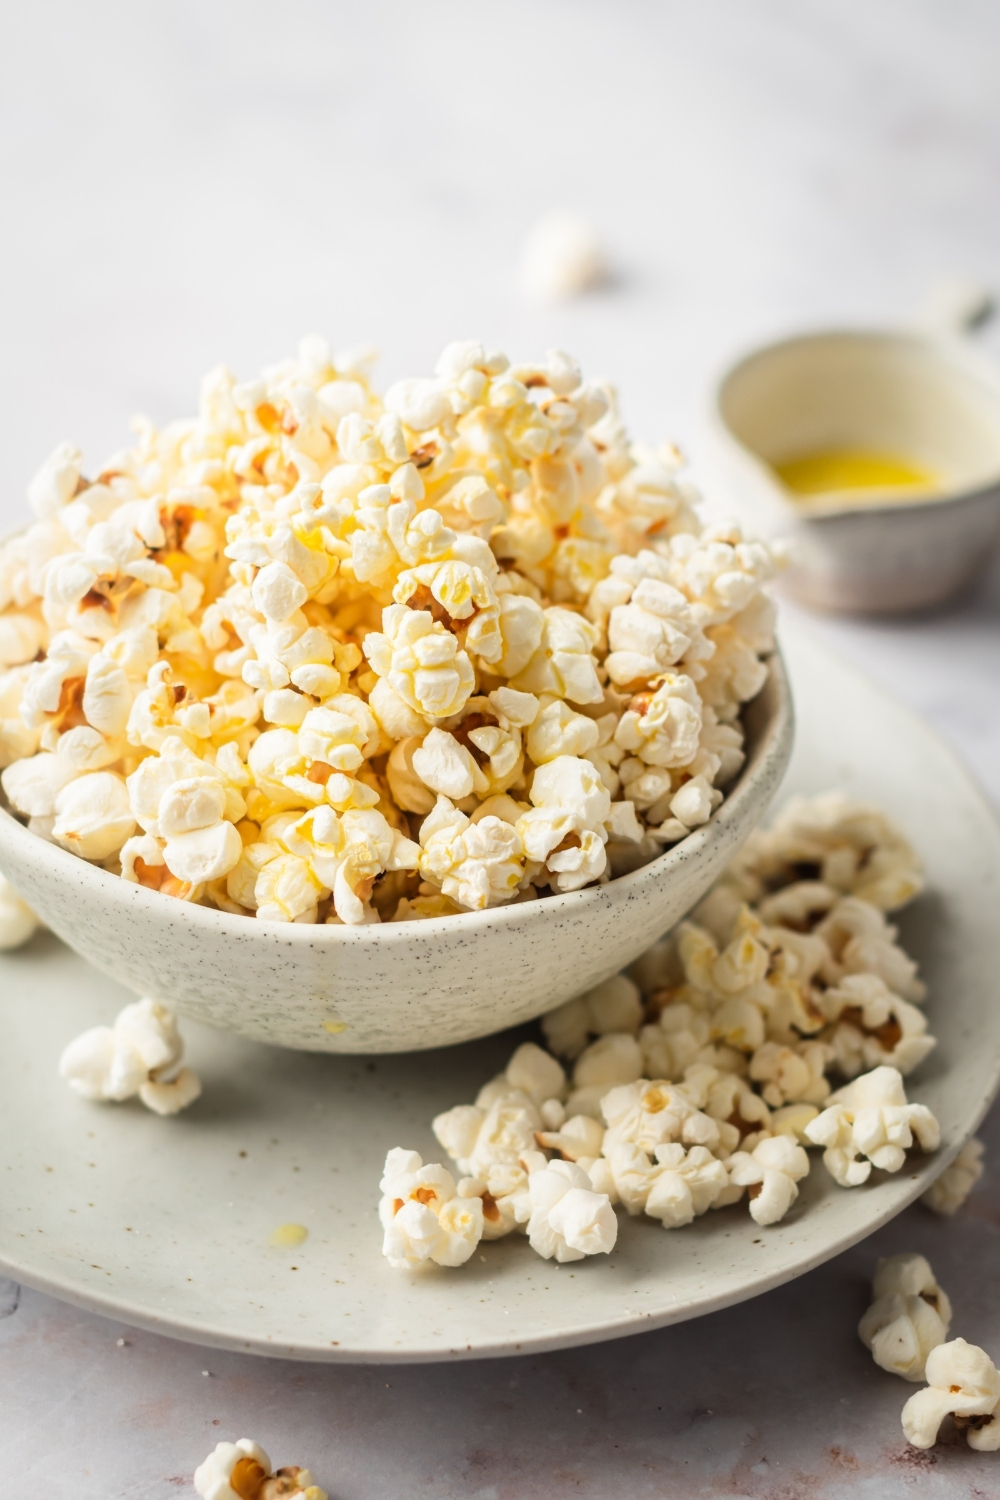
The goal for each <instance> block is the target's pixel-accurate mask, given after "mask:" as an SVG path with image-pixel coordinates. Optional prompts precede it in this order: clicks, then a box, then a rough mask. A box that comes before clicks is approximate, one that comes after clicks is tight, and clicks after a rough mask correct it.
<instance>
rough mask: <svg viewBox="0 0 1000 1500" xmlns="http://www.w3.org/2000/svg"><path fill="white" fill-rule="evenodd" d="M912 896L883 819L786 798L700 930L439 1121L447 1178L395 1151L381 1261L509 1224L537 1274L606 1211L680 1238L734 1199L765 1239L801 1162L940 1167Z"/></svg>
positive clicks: (914, 879)
mask: <svg viewBox="0 0 1000 1500" xmlns="http://www.w3.org/2000/svg"><path fill="white" fill-rule="evenodd" d="M922 883H923V882H922V876H921V872H920V865H919V862H918V860H917V857H916V854H915V853H914V851H913V850H912V848H911V847H910V845H909V844H908V843H907V841H906V839H905V838H904V837H903V835H902V834H901V833H900V831H899V830H898V829H897V828H896V827H895V826H894V825H893V824H892V823H891V822H890V821H889V819H888V818H886V817H885V816H884V815H883V814H882V813H881V812H879V810H878V809H877V808H874V807H870V806H867V805H865V804H862V803H857V802H853V801H851V800H850V799H848V798H847V797H845V796H843V795H842V794H841V793H839V792H829V793H826V794H824V795H823V796H820V797H817V798H814V799H813V800H811V801H805V800H804V799H802V798H797V799H794V800H793V801H792V802H791V803H789V805H788V806H787V808H786V809H785V810H784V812H783V813H782V815H781V816H780V817H779V818H778V819H777V821H776V822H775V824H774V826H773V827H772V828H770V829H766V830H763V829H762V830H758V831H756V832H755V833H753V834H752V835H751V837H750V839H749V840H748V842H747V843H746V844H745V845H744V847H743V849H742V850H741V852H740V854H739V856H738V857H737V859H736V861H735V862H734V864H733V865H732V866H731V867H730V869H729V870H728V871H727V873H726V875H725V877H724V878H723V879H722V880H721V881H720V882H719V884H718V885H717V886H716V887H715V888H714V890H712V891H711V892H710V893H709V895H708V896H707V897H706V898H705V899H704V900H703V901H702V902H701V904H700V905H699V906H698V907H697V908H696V909H695V911H694V913H693V917H692V919H691V920H688V921H685V922H683V923H681V925H680V926H679V927H678V928H677V929H676V931H675V932H674V933H673V934H671V935H669V936H668V937H666V938H664V939H661V941H660V942H659V943H658V944H656V945H655V946H654V947H653V948H651V949H650V950H649V951H648V952H647V953H645V954H643V955H642V957H640V958H639V959H638V960H637V961H636V962H635V963H634V964H633V965H632V966H631V968H630V970H629V971H628V973H627V974H619V975H617V976H615V977H614V978H613V979H610V980H607V981H606V982H605V983H603V984H601V985H598V986H597V987H596V988H595V989H593V990H591V991H590V992H589V993H588V994H585V995H583V996H581V997H579V998H578V999H575V1000H570V1001H568V1002H567V1003H566V1004H565V1005H562V1006H560V1007H559V1008H558V1009H557V1010H555V1011H552V1012H550V1013H549V1014H548V1015H547V1016H545V1017H544V1018H543V1020H542V1030H543V1032H544V1034H545V1038H546V1041H547V1042H548V1045H549V1047H550V1049H551V1052H547V1051H545V1050H544V1049H543V1048H541V1047H539V1046H536V1045H535V1044H534V1043H533V1042H526V1043H524V1044H523V1045H522V1046H520V1047H519V1048H518V1049H517V1051H516V1052H515V1053H514V1055H513V1057H512V1058H511V1060H510V1062H509V1063H508V1065H507V1068H506V1069H505V1071H504V1072H503V1073H502V1074H500V1076H499V1077H497V1078H494V1079H492V1080H491V1081H490V1082H488V1083H487V1084H486V1085H485V1086H484V1087H483V1088H482V1089H481V1090H480V1092H479V1094H478V1096H477V1098H476V1101H475V1103H474V1104H460V1105H457V1106H456V1107H455V1108H454V1109H450V1110H448V1111H446V1112H445V1113H443V1114H441V1115H438V1116H437V1118H436V1119H435V1120H434V1122H433V1130H434V1134H435V1136H436V1137H437V1139H438V1141H439V1142H440V1144H441V1145H442V1146H443V1148H444V1150H445V1151H446V1152H447V1153H448V1155H449V1156H450V1157H451V1159H452V1161H453V1162H454V1163H455V1166H456V1168H457V1171H458V1174H459V1175H458V1179H457V1180H456V1178H455V1177H454V1176H453V1175H452V1173H451V1172H449V1171H448V1170H447V1169H445V1168H444V1167H442V1166H439V1165H430V1164H428V1165H425V1164H424V1162H423V1160H422V1159H421V1157H420V1156H419V1155H418V1154H417V1153H416V1152H414V1151H407V1150H403V1149H400V1148H396V1149H394V1150H392V1151H390V1152H389V1155H388V1157H387V1159H386V1164H385V1172H384V1175H383V1178H382V1182H381V1190H382V1200H381V1205H380V1216H381V1220H382V1225H383V1229H384V1241H383V1253H384V1254H385V1255H386V1257H387V1259H388V1260H389V1261H390V1264H392V1265H393V1266H396V1267H398V1268H401V1269H402V1268H406V1269H413V1268H415V1267H417V1266H419V1265H421V1264H422V1263H424V1262H428V1261H435V1262H437V1263H438V1264H441V1265H447V1266H457V1265H461V1264H463V1263H464V1262H465V1261H466V1260H468V1259H469V1258H470V1257H471V1255H472V1253H473V1251H474V1250H475V1249H476V1246H477V1245H478V1244H479V1242H480V1240H482V1239H496V1238H499V1237H501V1236H503V1235H506V1234H509V1233H511V1232H513V1231H515V1230H520V1231H521V1232H523V1233H526V1234H527V1236H528V1240H529V1243H530V1245H531V1246H532V1248H533V1249H534V1250H536V1251H537V1252H538V1254H539V1255H542V1256H543V1257H545V1258H546V1259H550V1258H552V1257H555V1259H556V1260H559V1261H569V1260H579V1259H582V1258H583V1257H584V1256H588V1255H595V1254H602V1253H604V1254H606V1253H608V1252H609V1251H610V1250H612V1249H613V1248H614V1245H615V1242H616V1239H617V1233H618V1225H617V1220H616V1217H615V1215H614V1212H613V1209H614V1206H615V1205H616V1204H621V1205H622V1206H623V1207H624V1208H625V1209H626V1211H627V1212H628V1213H629V1214H630V1215H639V1214H645V1215H647V1216H648V1217H651V1218H654V1219H657V1220H658V1221H659V1222H660V1223H661V1224H662V1225H663V1226H664V1228H667V1229H674V1228H680V1227H682V1226H683V1225H686V1224H690V1223H691V1222H692V1221H693V1220H694V1219H695V1218H697V1217H700V1216H701V1215H702V1214H704V1213H706V1212H707V1211H708V1210H709V1209H712V1208H722V1207H725V1206H726V1205H728V1204H732V1203H736V1202H738V1201H739V1200H740V1199H742V1198H743V1197H744V1194H745V1195H746V1199H747V1204H748V1208H749V1212H750V1214H751V1216H752V1218H753V1219H754V1220H755V1221H756V1223H757V1224H759V1225H761V1226H768V1225H772V1224H776V1223H778V1222H779V1221H780V1220H781V1219H783V1218H784V1216H785V1215H786V1213H787V1212H788V1211H789V1209H790V1208H791V1207H792V1205H793V1204H794V1202H795V1200H796V1198H797V1197H798V1194H799V1187H798V1184H799V1183H800V1182H801V1181H802V1179H803V1178H804V1177H806V1176H807V1175H808V1173H809V1170H810V1163H809V1157H808V1155H807V1151H808V1149H809V1148H810V1147H816V1146H820V1147H823V1148H824V1150H823V1164H824V1166H825V1167H826V1169H827V1171H828V1172H829V1173H830V1174H831V1176H832V1177H833V1178H834V1180H835V1182H837V1183H838V1185H839V1186H841V1187H845V1188H851V1187H857V1186H859V1185H860V1184H862V1183H864V1182H866V1181H867V1180H868V1179H869V1177H870V1176H871V1173H872V1170H873V1169H878V1170H881V1171H885V1172H898V1171H899V1170H900V1168H901V1167H902V1166H903V1165H904V1162H905V1159H906V1152H907V1150H909V1149H910V1148H911V1147H912V1146H914V1145H917V1146H919V1147H920V1149H921V1150H923V1151H935V1150H936V1149H937V1147H938V1145H939V1143H940V1130H939V1127H938V1122H937V1120H936V1119H935V1117H934V1115H933V1114H932V1113H931V1111H930V1110H929V1109H928V1108H927V1106H926V1105H923V1104H918V1103H911V1102H910V1101H909V1100H908V1099H907V1095H906V1090H905V1086H904V1083H903V1077H904V1075H905V1074H908V1073H910V1072H911V1071H912V1070H913V1069H914V1068H915V1067H916V1066H917V1065H918V1064H919V1063H920V1062H921V1061H922V1060H923V1059H924V1058H925V1057H926V1056H927V1054H928V1053H929V1052H930V1051H931V1049H932V1048H933V1047H934V1045H935V1039H934V1038H933V1037H932V1036H930V1035H929V1034H928V1031H927V1022H926V1019H925V1017H924V1015H923V1012H922V1011H921V1010H920V1008H919V1004H920V1002H921V1001H922V1000H923V998H924V993H925V992H924V986H923V985H922V983H921V982H920V980H919V979H918V978H917V974H916V965H915V964H914V962H913V960H912V959H911V958H909V956H908V955H907V954H906V953H905V952H904V951H903V949H902V948H901V947H900V946H899V944H898V942H897V941H896V937H897V934H896V929H895V928H894V927H892V926H890V925H889V923H888V922H887V921H886V917H885V912H886V911H892V910H894V909H895V908H897V907H899V906H901V905H903V904H904V903H905V902H906V901H909V900H910V899H911V898H912V897H913V896H915V895H917V894H918V893H919V891H920V890H921V888H922ZM553 1054H558V1057H557V1056H556V1055H553ZM559 1057H561V1058H563V1059H564V1060H566V1062H567V1063H570V1064H571V1065H572V1074H571V1076H569V1077H568V1076H567V1073H566V1070H565V1069H564V1067H563V1064H562V1062H560V1061H559V1060H558V1058H559ZM828 1074H833V1075H835V1076H838V1077H839V1082H840V1083H841V1086H840V1087H839V1088H837V1089H836V1091H835V1092H833V1091H831V1090H832V1085H831V1082H830V1080H829V1078H828V1076H827V1075H828ZM942 1337H943V1335H942Z"/></svg>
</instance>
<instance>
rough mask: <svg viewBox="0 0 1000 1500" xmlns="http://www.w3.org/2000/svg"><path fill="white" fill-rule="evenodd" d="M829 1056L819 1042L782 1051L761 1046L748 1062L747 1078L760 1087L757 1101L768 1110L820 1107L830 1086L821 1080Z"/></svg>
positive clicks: (775, 1044)
mask: <svg viewBox="0 0 1000 1500" xmlns="http://www.w3.org/2000/svg"><path fill="white" fill-rule="evenodd" d="M828 1056H829V1053H828V1051H827V1047H826V1045H825V1044H824V1043H823V1042H799V1043H798V1044H797V1046H794V1047H786V1046H782V1045H781V1043H780V1042H764V1043H762V1045H761V1046H759V1047H758V1048H757V1050H756V1051H755V1052H754V1054H753V1056H752V1057H751V1058H750V1069H749V1072H750V1077H751V1078H752V1079H753V1081H754V1082H755V1083H762V1084H763V1085H764V1087H763V1088H762V1089H761V1091H760V1092H761V1097H762V1098H763V1099H764V1101H765V1103H766V1104H769V1105H770V1106H771V1107H772V1109H779V1108H780V1107H781V1106H782V1105H783V1104H788V1103H795V1104H822V1103H823V1102H824V1101H825V1100H826V1099H827V1098H828V1096H829V1093H830V1085H829V1084H828V1083H827V1081H826V1078H825V1076H824V1069H825V1068H826V1065H827V1059H828Z"/></svg>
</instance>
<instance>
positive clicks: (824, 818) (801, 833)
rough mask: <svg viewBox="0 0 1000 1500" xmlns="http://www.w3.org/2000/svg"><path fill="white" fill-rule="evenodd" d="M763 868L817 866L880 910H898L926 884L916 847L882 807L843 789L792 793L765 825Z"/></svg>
mask: <svg viewBox="0 0 1000 1500" xmlns="http://www.w3.org/2000/svg"><path fill="white" fill-rule="evenodd" d="M765 838H766V845H765V850H766V852H765V858H764V864H765V868H767V867H773V866H774V865H775V864H780V865H783V866H785V867H788V866H795V867H797V869H798V871H799V878H801V869H802V866H804V865H815V866H816V878H817V879H818V880H821V881H823V882H824V883H825V884H826V885H829V886H832V887H833V888H834V889H835V890H837V891H841V892H843V893H844V894H845V895H851V896H856V897H858V898H859V899H860V900H862V901H866V902H868V903H869V905H871V906H875V907H878V908H879V909H881V910H882V911H895V910H896V909H897V907H900V906H904V905H905V904H906V903H907V902H908V901H911V900H912V899H913V897H914V896H917V895H919V893H920V891H921V890H922V889H923V875H922V872H921V868H920V861H919V860H918V858H917V856H916V853H915V852H914V850H913V848H912V847H911V845H910V844H909V842H908V841H907V839H906V838H905V837H904V835H903V834H902V833H901V831H900V830H899V828H897V826H896V825H895V823H893V822H892V820H891V819H890V818H888V817H887V816H886V815H885V813H883V812H881V811H880V810H879V809H878V808H876V807H872V806H870V805H869V804H868V803H864V802H856V801H854V800H853V799H851V798H850V797H847V796H845V795H844V793H842V792H826V793H824V794H823V796H821V797H813V798H812V799H806V798H804V797H798V798H793V799H792V800H791V801H790V802H789V804H788V805H787V807H786V808H785V809H784V811H783V812H782V813H781V815H780V816H779V818H778V819H777V820H776V821H775V823H774V825H773V826H772V827H771V828H770V829H769V830H768V831H767V833H766V835H765Z"/></svg>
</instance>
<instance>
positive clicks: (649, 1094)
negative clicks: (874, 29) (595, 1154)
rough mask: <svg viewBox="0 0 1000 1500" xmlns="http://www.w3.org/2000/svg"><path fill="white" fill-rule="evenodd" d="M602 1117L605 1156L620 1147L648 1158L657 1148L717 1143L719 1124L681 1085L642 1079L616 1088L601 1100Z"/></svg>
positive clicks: (713, 1146)
mask: <svg viewBox="0 0 1000 1500" xmlns="http://www.w3.org/2000/svg"><path fill="white" fill-rule="evenodd" d="M570 1102H571V1103H572V1099H571V1101H570ZM601 1113H602V1114H603V1115H604V1119H605V1121H606V1122H607V1126H608V1133H607V1135H606V1136H605V1155H607V1154H608V1152H609V1150H610V1148H611V1147H612V1146H615V1145H619V1144H625V1145H630V1146H639V1147H640V1148H641V1149H642V1150H643V1151H645V1152H646V1153H647V1154H651V1153H652V1152H654V1151H655V1149H656V1147H657V1146H660V1145H663V1144H667V1143H672V1142H675V1141H681V1142H682V1143H683V1144H684V1145H685V1146H708V1147H709V1149H714V1148H715V1147H716V1146H717V1145H718V1144H719V1141H720V1131H719V1126H718V1122H717V1121H716V1120H714V1119H712V1117H711V1115H708V1114H706V1113H705V1112H704V1111H703V1110H702V1109H700V1108H699V1107H698V1106H697V1104H696V1103H695V1102H694V1099H693V1098H692V1096H691V1094H690V1093H689V1092H688V1091H687V1090H686V1089H685V1088H684V1086H683V1085H682V1084H672V1083H666V1082H664V1081H662V1080H653V1081H652V1082H650V1081H649V1080H647V1079H644V1078H641V1079H639V1080H638V1081H637V1082H635V1083H627V1084H619V1085H618V1086H617V1087H616V1088H613V1089H610V1090H609V1091H608V1092H607V1093H606V1094H605V1096H604V1098H603V1099H602V1100H601Z"/></svg>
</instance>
